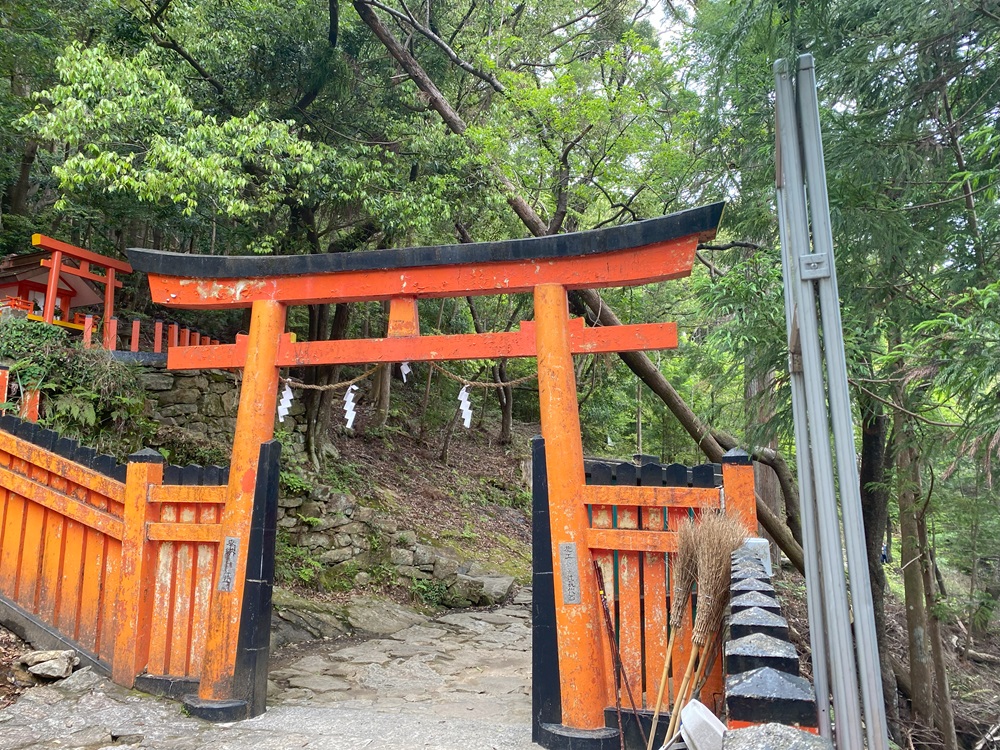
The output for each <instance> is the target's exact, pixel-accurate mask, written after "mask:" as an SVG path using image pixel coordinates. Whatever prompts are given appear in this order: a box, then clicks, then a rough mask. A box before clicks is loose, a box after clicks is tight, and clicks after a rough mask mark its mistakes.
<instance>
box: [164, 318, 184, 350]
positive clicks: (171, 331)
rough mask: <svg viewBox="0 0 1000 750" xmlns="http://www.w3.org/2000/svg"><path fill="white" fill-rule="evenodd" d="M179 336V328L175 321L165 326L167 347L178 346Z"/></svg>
mask: <svg viewBox="0 0 1000 750" xmlns="http://www.w3.org/2000/svg"><path fill="white" fill-rule="evenodd" d="M180 336H181V328H180V326H179V325H177V324H176V323H171V324H170V325H169V326H167V347H168V348H170V349H173V348H174V347H175V346H180V341H181V339H180Z"/></svg>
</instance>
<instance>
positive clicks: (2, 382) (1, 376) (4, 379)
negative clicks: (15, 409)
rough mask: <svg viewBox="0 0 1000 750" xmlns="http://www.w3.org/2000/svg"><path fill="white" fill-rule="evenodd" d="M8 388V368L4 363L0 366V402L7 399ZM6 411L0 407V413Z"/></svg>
mask: <svg viewBox="0 0 1000 750" xmlns="http://www.w3.org/2000/svg"><path fill="white" fill-rule="evenodd" d="M9 389H10V370H8V369H7V367H6V365H5V366H2V367H0V403H4V402H6V401H7V391H8V390H9ZM5 413H6V411H5V410H3V409H0V414H5Z"/></svg>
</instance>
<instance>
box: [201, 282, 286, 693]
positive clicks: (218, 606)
mask: <svg viewBox="0 0 1000 750" xmlns="http://www.w3.org/2000/svg"><path fill="white" fill-rule="evenodd" d="M284 327H285V306H284V305H283V304H281V303H279V302H273V301H267V300H264V301H258V302H255V303H254V305H253V315H252V317H251V322H250V335H249V337H248V339H247V360H246V366H245V368H244V371H243V386H242V390H241V393H240V406H239V413H238V416H237V418H236V437H235V439H234V441H233V453H232V462H231V470H230V477H229V489H228V494H227V502H226V505H225V509H224V510H223V512H222V518H221V524H222V536H223V537H237V538H239V539H242V540H244V543H243V544H242V545H240V554H239V557H238V560H237V567H236V572H235V585H234V586H233V590H232V591H215V592H214V594H213V597H212V603H211V605H210V607H209V615H208V625H207V640H206V643H205V655H204V662H203V666H202V675H201V684H200V687H199V690H198V695H199V697H201V698H202V699H205V700H213V699H228V698H231V697H232V695H233V685H232V680H233V674H234V668H235V662H236V649H237V645H238V637H239V624H240V614H241V609H242V601H243V584H244V579H245V577H246V565H247V560H246V550H247V544H246V539H247V535H248V534H249V530H250V520H251V512H252V510H253V497H254V490H255V484H256V476H257V458H258V454H259V452H260V445H261V443H264V442H266V441H267V440H270V439H271V437H272V436H273V434H274V414H275V409H276V406H277V397H278V367H277V355H278V341H279V339H280V337H281V335H282V333H283V331H284ZM217 565H221V560H220V561H219V562H218V563H217ZM217 576H218V571H217V575H216V580H218V578H217Z"/></svg>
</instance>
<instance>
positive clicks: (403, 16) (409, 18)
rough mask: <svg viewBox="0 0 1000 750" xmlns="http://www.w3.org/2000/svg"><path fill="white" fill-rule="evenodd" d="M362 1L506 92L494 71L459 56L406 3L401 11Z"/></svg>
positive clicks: (496, 89)
mask: <svg viewBox="0 0 1000 750" xmlns="http://www.w3.org/2000/svg"><path fill="white" fill-rule="evenodd" d="M361 2H364V3H367V4H368V5H373V6H374V7H376V8H378V9H379V10H382V11H385V12H386V13H388V14H389V15H390V16H392V17H393V18H395V19H397V20H398V21H401V22H402V23H405V24H406V25H408V26H409V27H410V28H412V29H413V30H414V31H416V32H417V33H419V34H420V35H421V36H424V37H426V38H427V39H429V40H430V41H432V42H433V43H434V44H435V45H437V46H438V47H439V48H440V49H441V51H442V52H444V54H445V55H446V56H447V57H448V59H449V60H451V61H452V62H453V63H455V65H457V66H458V67H460V68H461V69H462V70H464V71H465V72H466V73H469V74H470V75H474V76H475V77H476V78H478V79H480V80H481V81H485V82H486V83H488V84H489V85H490V86H491V87H493V89H494V90H495V91H496V92H498V93H500V94H502V93H504V92H505V91H506V90H507V89H506V88H505V87H504V85H503V84H502V83H500V81H498V80H497V78H496V76H494V75H493V74H492V73H489V72H487V71H484V70H479V69H478V68H476V67H475V66H474V65H472V64H471V63H469V62H467V61H466V60H464V59H462V58H461V57H459V55H458V53H457V52H455V50H453V49H452V48H451V45H449V44H448V42H446V41H445V40H444V39H442V38H441V37H440V36H438V35H437V34H435V33H434V31H433V30H432V29H429V28H428V27H426V26H424V25H423V24H422V23H420V22H419V21H418V20H417V19H416V18H415V17H414V15H413V14H412V13H410V11H409V8H406V4H405V3H404V4H403V7H404V8H405V9H406V12H405V13H400V12H399V11H398V10H396V9H395V8H391V7H389V6H388V5H385V4H383V3H380V2H379V0H361ZM355 6H357V3H355ZM366 23H367V22H366Z"/></svg>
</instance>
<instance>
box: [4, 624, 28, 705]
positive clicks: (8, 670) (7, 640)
mask: <svg viewBox="0 0 1000 750" xmlns="http://www.w3.org/2000/svg"><path fill="white" fill-rule="evenodd" d="M27 650H28V647H27V646H26V645H25V643H24V641H22V640H21V639H20V638H18V637H17V636H16V635H14V634H13V633H11V632H10V631H9V630H7V629H6V628H3V627H0V708H5V707H6V706H9V705H10V704H11V703H13V702H14V701H16V700H17V697H18V696H19V695H20V694H21V693H23V692H24V691H25V690H27V689H28V687H29V686H30V683H28V682H25V681H22V680H21V679H19V678H18V676H17V674H16V673H15V671H14V669H13V666H14V662H15V661H16V660H17V657H19V656H20V655H21V654H23V653H24V652H25V651H27Z"/></svg>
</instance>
